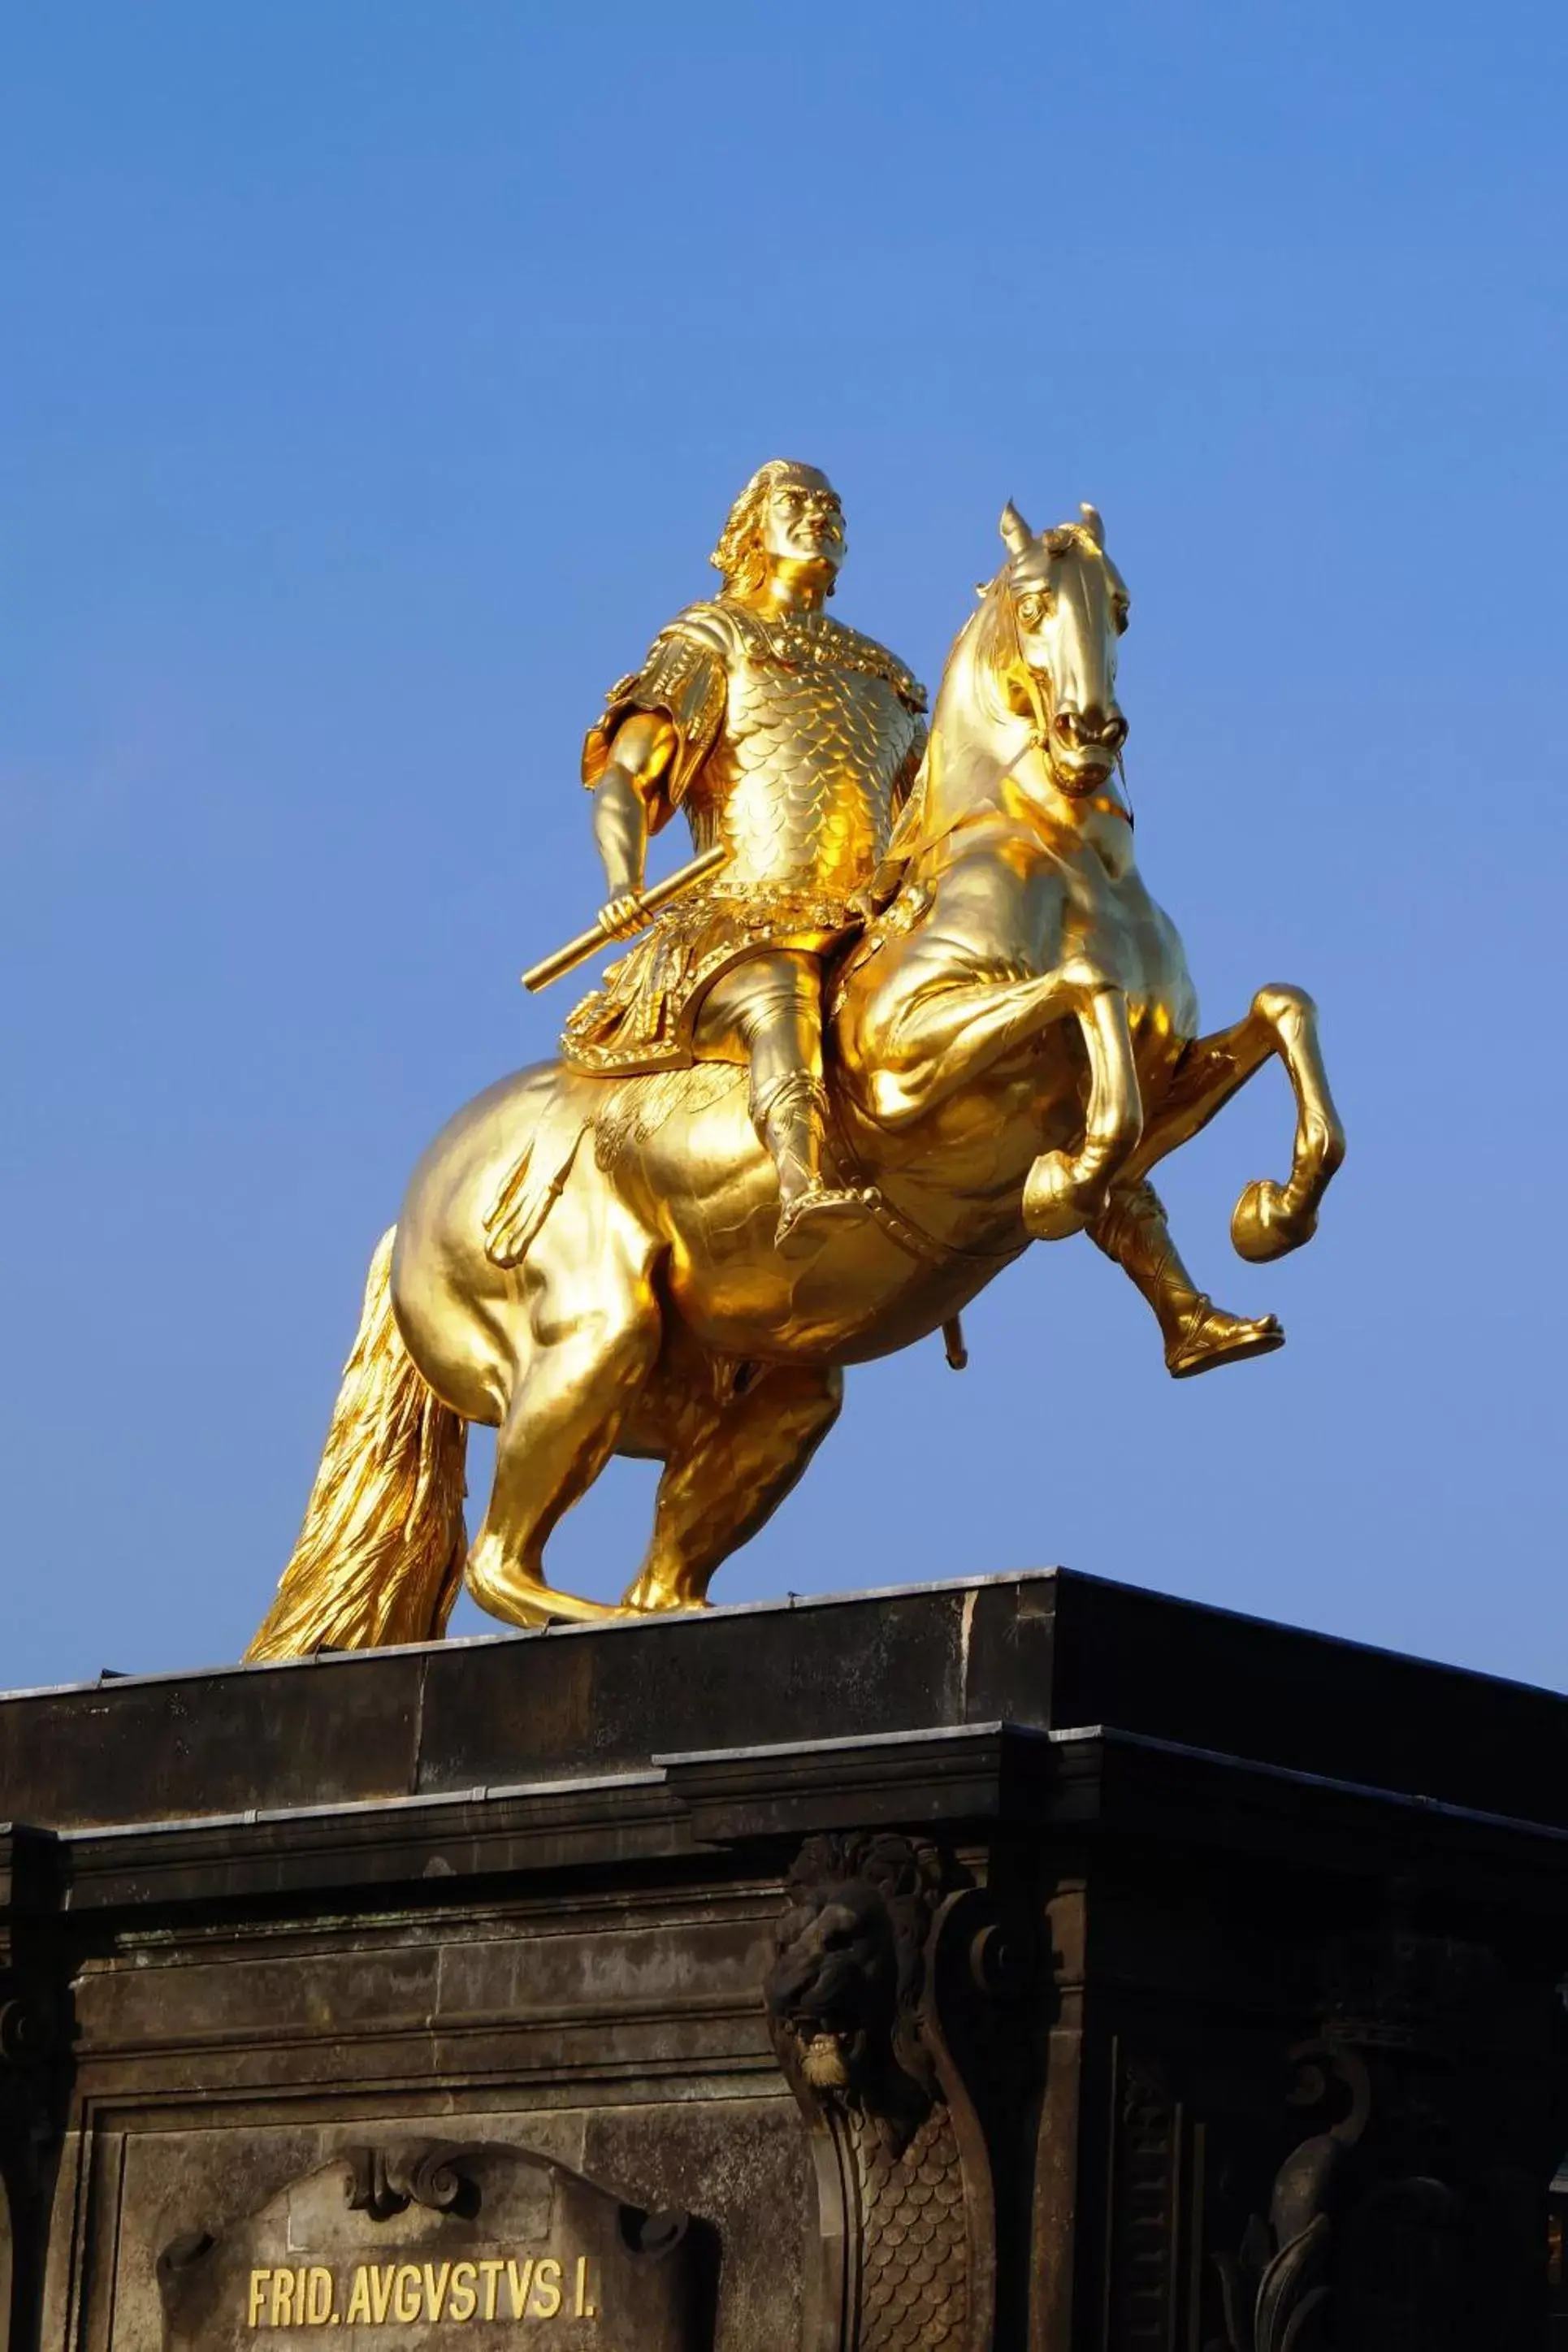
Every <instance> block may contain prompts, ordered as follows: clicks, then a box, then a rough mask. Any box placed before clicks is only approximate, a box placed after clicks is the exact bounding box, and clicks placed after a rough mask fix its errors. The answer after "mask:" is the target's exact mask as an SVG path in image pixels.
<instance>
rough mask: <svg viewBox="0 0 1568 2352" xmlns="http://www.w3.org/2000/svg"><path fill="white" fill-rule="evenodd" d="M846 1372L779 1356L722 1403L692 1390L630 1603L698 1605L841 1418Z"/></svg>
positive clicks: (670, 1446) (672, 1439)
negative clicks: (697, 1395)
mask: <svg viewBox="0 0 1568 2352" xmlns="http://www.w3.org/2000/svg"><path fill="white" fill-rule="evenodd" d="M843 1397H844V1376H843V1374H842V1373H841V1372H839V1371H836V1370H832V1369H831V1368H829V1367H827V1366H826V1365H811V1364H776V1365H772V1366H769V1367H767V1368H765V1369H763V1370H761V1371H760V1372H759V1373H758V1375H757V1377H756V1379H755V1380H754V1381H753V1382H752V1385H750V1386H749V1387H747V1388H745V1389H743V1390H742V1391H740V1393H739V1394H738V1395H735V1396H732V1397H731V1398H730V1399H729V1400H728V1401H727V1402H724V1403H722V1404H719V1403H716V1402H712V1400H711V1399H710V1398H705V1399H702V1400H700V1401H699V1400H696V1399H693V1400H692V1401H691V1409H689V1410H687V1411H683V1412H679V1414H677V1415H676V1417H675V1427H674V1429H673V1430H672V1432H671V1434H670V1436H669V1437H668V1439H667V1441H666V1445H667V1452H666V1458H665V1470H664V1475H663V1477H662V1478H661V1479H660V1480H659V1486H658V1507H657V1509H656V1513H655V1517H654V1529H653V1541H652V1543H651V1544H650V1545H649V1547H648V1551H647V1559H645V1560H644V1562H643V1566H642V1572H641V1574H640V1575H639V1576H638V1577H637V1580H636V1582H635V1583H634V1584H633V1585H632V1587H631V1589H630V1591H628V1592H627V1593H626V1601H625V1604H624V1605H625V1606H626V1607H627V1608H631V1609H697V1608H700V1607H701V1605H702V1603H703V1601H704V1600H705V1599H706V1597H707V1592H708V1582H709V1579H710V1577H711V1575H712V1574H713V1571H714V1570H715V1569H716V1568H718V1567H719V1566H720V1565H721V1562H723V1561H724V1560H726V1559H728V1558H729V1557H730V1554H731V1552H732V1551H734V1550H736V1549H738V1548H739V1546H740V1545H742V1544H743V1543H745V1542H747V1541H748V1540H749V1539H750V1538H751V1537H752V1536H754V1535H755V1533H756V1531H757V1529H758V1528H760V1527H761V1526H762V1525H763V1521H764V1520H765V1519H767V1518H769V1517H772V1515H773V1512H774V1511H775V1510H776V1509H777V1508H778V1506H779V1505H780V1504H781V1503H782V1502H783V1500H784V1496H786V1495H787V1494H788V1493H789V1491H790V1489H791V1487H792V1486H795V1482H796V1480H797V1479H798V1478H799V1477H800V1476H801V1474H802V1473H803V1472H804V1470H805V1465H806V1464H807V1463H808V1462H809V1461H810V1460H811V1457H812V1455H813V1454H815V1453H816V1449H817V1447H818V1446H819V1445H820V1444H821V1443H822V1441H823V1439H824V1438H825V1437H826V1434H827V1433H828V1431H829V1430H830V1429H831V1428H832V1426H833V1424H834V1423H835V1422H836V1421H837V1418H838V1409H839V1406H840V1404H841V1403H842V1402H843Z"/></svg>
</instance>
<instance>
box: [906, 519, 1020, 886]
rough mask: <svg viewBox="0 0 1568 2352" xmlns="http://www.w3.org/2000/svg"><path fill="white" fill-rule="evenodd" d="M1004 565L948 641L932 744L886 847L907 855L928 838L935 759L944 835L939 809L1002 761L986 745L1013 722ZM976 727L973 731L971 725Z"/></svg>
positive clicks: (979, 787)
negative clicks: (1008, 686) (1008, 680)
mask: <svg viewBox="0 0 1568 2352" xmlns="http://www.w3.org/2000/svg"><path fill="white" fill-rule="evenodd" d="M1007 569H1008V567H1007V565H1006V564H1004V565H1003V566H1002V568H1001V570H1000V571H999V572H997V573H996V574H995V576H994V579H992V580H990V581H989V582H988V583H986V585H985V587H984V589H983V590H982V591H981V602H980V604H979V605H978V606H977V607H976V609H975V610H974V611H973V613H971V614H970V615H969V617H968V619H967V620H966V621H965V622H964V624H963V628H962V629H960V631H959V633H958V635H957V636H956V637H954V639H953V641H952V646H951V647H950V648H949V651H948V656H947V660H946V661H945V663H944V664H943V665H942V679H941V683H940V684H939V686H938V688H937V692H936V705H935V708H934V709H933V710H932V713H931V740H930V742H929V743H928V744H927V746H926V751H925V757H924V758H923V759H922V760H921V766H920V772H919V774H918V775H917V777H916V779H915V782H914V784H913V786H912V787H911V789H910V796H909V799H908V801H907V803H905V808H904V814H903V815H902V816H901V817H900V821H899V824H898V826H897V827H896V829H895V832H894V837H893V842H892V845H891V846H892V848H893V849H894V851H896V852H897V853H898V854H900V855H907V856H913V854H914V853H915V852H916V851H917V850H918V849H920V848H921V847H922V846H923V845H924V844H925V842H926V841H927V840H929V839H930V838H931V833H930V827H929V822H928V820H929V818H930V817H931V814H932V812H931V809H930V804H929V801H928V794H927V785H928V782H929V780H930V774H931V767H932V762H933V759H934V760H936V761H938V762H939V763H940V772H941V785H940V788H939V795H938V797H939V800H940V802H941V803H942V812H939V813H937V824H938V826H939V829H940V830H942V831H945V830H946V825H945V822H944V814H945V810H946V809H947V808H948V807H949V806H951V804H952V802H953V801H954V800H958V801H963V800H966V799H968V798H969V797H970V796H971V795H972V794H973V793H975V792H976V791H984V789H985V787H986V785H988V784H989V783H990V782H993V781H994V777H995V774H996V771H997V769H998V768H999V767H1000V765H1001V761H1000V758H999V756H998V754H997V753H996V751H994V748H993V745H992V743H991V740H990V737H991V731H992V730H994V729H995V728H998V727H1001V726H1004V725H1005V723H1006V722H1007V720H1008V719H1012V718H1013V717H1014V716H1015V713H1014V710H1013V707H1012V704H1011V702H1010V700H1009V698H1008V697H1007V694H1006V691H1005V688H1004V685H1003V679H1004V677H1005V674H1006V670H1007V667H1008V665H1009V663H1010V661H1011V659H1012V656H1013V650H1014V645H1015V642H1016V640H1015V636H1014V628H1015V624H1014V621H1013V615H1012V609H1011V607H1010V606H1009V604H1008V603H1007V597H1006V592H1005V582H1006V577H1007ZM975 719H979V720H980V721H981V726H980V729H979V730H978V733H977V732H976V730H975V726H974V721H975Z"/></svg>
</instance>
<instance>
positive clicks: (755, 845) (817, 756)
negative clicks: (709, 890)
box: [688, 622, 917, 896]
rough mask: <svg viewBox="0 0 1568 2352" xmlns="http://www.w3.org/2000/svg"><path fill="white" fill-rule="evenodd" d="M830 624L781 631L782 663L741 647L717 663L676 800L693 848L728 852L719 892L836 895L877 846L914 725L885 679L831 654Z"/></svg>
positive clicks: (878, 851) (882, 844)
mask: <svg viewBox="0 0 1568 2352" xmlns="http://www.w3.org/2000/svg"><path fill="white" fill-rule="evenodd" d="M833 630H834V624H832V623H831V622H828V623H826V625H822V624H818V625H817V626H816V628H815V629H813V630H811V631H810V632H809V634H808V633H807V632H806V631H805V630H800V631H799V632H798V633H795V632H792V633H791V635H792V636H794V635H798V637H799V640H800V642H798V643H797V644H794V645H792V644H791V642H790V640H789V638H785V641H784V643H783V644H782V645H781V646H780V651H781V652H782V653H783V654H784V656H785V660H786V661H787V662H788V667H785V666H784V663H781V662H775V661H773V660H769V659H767V658H765V657H764V658H762V659H758V658H755V657H754V656H752V654H751V653H750V652H749V651H748V653H747V654H746V655H745V656H742V657H741V658H739V659H734V658H732V659H731V662H730V663H729V664H728V665H727V667H728V672H729V693H728V703H727V709H726V713H725V720H724V724H723V726H722V728H721V730H720V733H719V739H718V740H717V741H716V742H715V743H714V745H713V748H712V750H711V751H710V753H709V755H708V758H707V760H706V761H704V762H703V766H702V770H701V773H700V777H699V778H698V779H696V780H694V782H693V787H692V791H691V793H690V797H689V803H688V807H689V814H690V816H691V818H692V830H693V833H694V835H696V837H697V840H698V844H699V846H700V847H706V846H707V845H709V844H710V843H711V842H722V843H723V844H724V845H725V846H726V847H727V848H728V849H729V851H730V858H731V862H730V865H729V866H727V867H726V868H725V870H724V875H723V887H724V888H725V889H726V890H741V891H745V890H752V889H763V890H767V889H782V890H813V891H820V892H825V893H828V894H830V895H835V896H842V895H844V894H846V893H847V892H848V891H850V890H853V889H854V888H856V887H857V886H858V884H860V883H862V882H864V881H865V879H866V877H867V876H868V874H869V873H870V872H871V870H872V868H873V867H874V866H876V864H877V861H878V859H879V857H880V856H881V855H882V852H883V850H884V849H885V848H886V846H887V841H888V832H889V802H890V796H891V793H892V789H893V786H894V783H895V782H896V781H897V779H898V777H899V775H900V771H901V770H902V768H903V766H904V763H905V761H906V760H907V759H908V756H909V752H910V745H911V744H912V742H913V740H914V737H915V730H916V724H917V722H916V720H915V719H914V718H913V716H912V715H911V713H910V710H909V709H908V708H907V707H906V705H905V704H904V703H903V702H902V701H901V700H900V698H899V696H898V694H897V693H896V692H895V691H894V689H893V688H892V687H891V686H890V685H889V682H888V680H887V679H886V678H884V677H877V676H875V675H873V674H871V673H870V672H868V670H865V669H861V668H857V667H849V666H847V665H845V664H841V663H840V662H838V661H837V660H836V659H835V658H834V655H835V652H836V651H837V648H836V647H835V646H834V644H833V635H832V634H831V633H832V632H833ZM779 634H780V635H781V636H782V635H784V633H783V632H780V633H779ZM844 635H845V636H846V637H847V636H848V633H847V632H845V633H844Z"/></svg>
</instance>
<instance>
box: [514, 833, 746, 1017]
mask: <svg viewBox="0 0 1568 2352" xmlns="http://www.w3.org/2000/svg"><path fill="white" fill-rule="evenodd" d="M729 855H730V853H729V851H728V850H727V849H721V848H714V849H705V850H704V851H703V853H702V855H701V856H700V857H694V858H693V859H692V860H691V863H690V864H689V866H681V867H679V870H678V871H677V872H676V873H674V874H672V875H671V876H670V877H669V878H668V881H665V882H656V883H655V884H654V886H653V888H652V889H651V890H643V891H640V892H639V893H638V895H637V929H638V930H639V931H642V930H646V929H647V927H648V925H649V923H651V922H652V920H653V919H654V917H655V916H656V915H657V914H658V913H659V912H660V911H661V910H662V909H663V908H666V907H668V905H669V903H670V900H671V899H672V898H684V896H685V894H686V892H687V891H688V890H689V889H691V888H692V887H693V886H694V885H695V884H697V883H699V882H701V881H704V880H706V878H707V877H708V876H709V875H710V874H714V873H717V871H718V869H719V867H720V866H722V865H723V863H724V861H725V859H726V858H727V857H728V856H729ZM625 936H626V934H624V933H621V932H617V933H616V940H617V942H618V941H619V940H620V939H621V938H623V937H625ZM609 944H610V934H609V932H608V931H606V930H605V929H604V928H603V926H602V925H600V924H598V923H595V926H594V928H593V929H592V930H591V931H580V932H579V933H578V935H577V937H576V938H575V939H574V940H567V942H566V944H565V946H564V947H563V948H557V949H556V950H555V953H554V954H553V955H547V956H546V957H545V959H544V961H543V962H542V963H536V964H535V965H534V967H533V969H532V971H525V972H524V973H523V975H522V984H523V986H524V988H526V989H530V990H534V991H537V990H539V989H541V988H548V987H549V985H550V983H551V982H552V980H559V979H560V978H561V975H562V973H563V972H567V971H572V970H573V969H574V967H575V966H576V965H577V964H580V963H586V962H587V961H588V958H589V957H590V956H591V955H596V954H597V953H598V952H599V950H601V949H603V948H605V947H607V946H608V945H609Z"/></svg>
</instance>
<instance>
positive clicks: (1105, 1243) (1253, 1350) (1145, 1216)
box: [1089, 1180, 1285, 1381]
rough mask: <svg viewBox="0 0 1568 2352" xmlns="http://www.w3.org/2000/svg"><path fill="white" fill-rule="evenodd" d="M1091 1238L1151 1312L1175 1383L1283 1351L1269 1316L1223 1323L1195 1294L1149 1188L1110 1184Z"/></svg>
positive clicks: (1222, 1315)
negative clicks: (1128, 1280) (1151, 1309)
mask: <svg viewBox="0 0 1568 2352" xmlns="http://www.w3.org/2000/svg"><path fill="white" fill-rule="evenodd" d="M1089 1233H1090V1235H1091V1237H1092V1239H1093V1240H1094V1242H1095V1244H1096V1245H1097V1246H1098V1247H1099V1248H1100V1249H1102V1250H1103V1251H1104V1252H1105V1255H1106V1256H1107V1257H1109V1258H1113V1259H1114V1260H1115V1262H1116V1264H1117V1265H1119V1266H1121V1270H1122V1272H1123V1273H1124V1274H1125V1275H1127V1276H1129V1278H1130V1279H1131V1281H1132V1282H1133V1283H1134V1284H1135V1285H1136V1286H1137V1288H1138V1289H1139V1290H1140V1291H1142V1295H1143V1297H1145V1298H1146V1299H1147V1300H1148V1302H1149V1304H1150V1306H1151V1307H1152V1308H1153V1310H1154V1317H1155V1320H1156V1321H1157V1322H1158V1324H1159V1326H1160V1329H1161V1331H1162V1332H1163V1335H1164V1340H1165V1364H1166V1369H1167V1370H1169V1372H1170V1374H1171V1377H1172V1379H1173V1380H1177V1381H1184V1380H1190V1379H1191V1378H1192V1376H1193V1375H1194V1373H1195V1372H1209V1371H1213V1370H1215V1366H1216V1365H1219V1364H1234V1363H1239V1362H1240V1361H1241V1360H1242V1359H1243V1358H1244V1357H1247V1356H1267V1355H1268V1354H1270V1353H1271V1352H1272V1350H1273V1349H1276V1348H1282V1347H1283V1346H1284V1344H1285V1334H1284V1332H1283V1330H1282V1329H1281V1328H1280V1327H1279V1323H1278V1322H1277V1320H1276V1319H1275V1318H1274V1317H1273V1316H1272V1315H1262V1316H1258V1317H1257V1318H1253V1319H1251V1320H1249V1319H1247V1318H1245V1317H1242V1316H1239V1315H1227V1314H1226V1312H1225V1309H1224V1308H1223V1307H1216V1306H1215V1303H1214V1300H1213V1299H1212V1298H1211V1297H1209V1296H1208V1294H1207V1292H1206V1291H1203V1290H1200V1289H1199V1288H1198V1286H1197V1285H1196V1283H1195V1282H1194V1280H1193V1278H1192V1276H1191V1275H1190V1274H1189V1273H1188V1272H1187V1269H1186V1267H1185V1266H1184V1265H1183V1263H1182V1258H1181V1253H1180V1252H1179V1251H1178V1249H1177V1247H1176V1244H1175V1243H1174V1242H1173V1240H1172V1239H1171V1229H1170V1226H1169V1225H1168V1224H1167V1223H1166V1222H1165V1210H1164V1204H1163V1202H1162V1201H1161V1199H1160V1195H1159V1194H1158V1192H1155V1190H1154V1187H1153V1186H1152V1184H1150V1183H1147V1182H1145V1181H1142V1180H1134V1181H1132V1182H1131V1183H1128V1182H1125V1181H1119V1182H1117V1183H1116V1184H1113V1185H1112V1187H1111V1191H1110V1199H1109V1201H1108V1202H1106V1204H1105V1207H1104V1208H1103V1209H1102V1210H1101V1211H1100V1215H1099V1216H1098V1217H1097V1218H1096V1220H1095V1222H1094V1223H1093V1224H1092V1225H1091V1226H1090V1227H1089Z"/></svg>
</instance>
